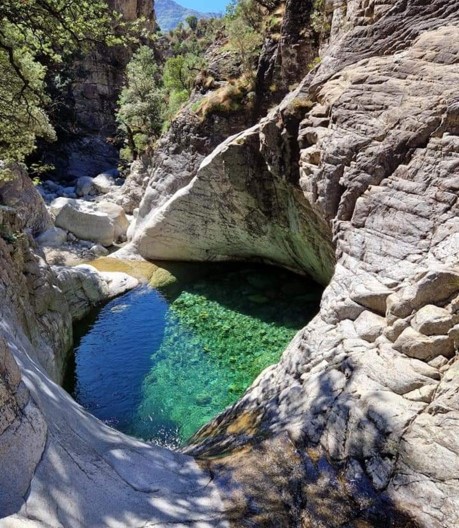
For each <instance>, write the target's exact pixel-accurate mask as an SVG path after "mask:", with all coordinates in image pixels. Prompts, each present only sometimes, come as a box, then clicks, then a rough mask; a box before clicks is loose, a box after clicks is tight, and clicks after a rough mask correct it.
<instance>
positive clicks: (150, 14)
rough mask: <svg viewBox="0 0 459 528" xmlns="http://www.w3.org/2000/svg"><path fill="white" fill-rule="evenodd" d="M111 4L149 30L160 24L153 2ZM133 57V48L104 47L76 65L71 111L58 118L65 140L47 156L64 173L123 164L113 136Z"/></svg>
mask: <svg viewBox="0 0 459 528" xmlns="http://www.w3.org/2000/svg"><path fill="white" fill-rule="evenodd" d="M108 5H109V6H110V8H111V9H113V10H114V11H117V12H118V13H120V14H122V15H123V19H124V20H125V21H127V22H135V21H136V20H139V19H141V18H142V19H144V20H145V26H146V27H147V28H148V29H149V30H151V29H153V28H154V27H155V24H156V22H155V17H154V1H153V0H108ZM131 56H132V50H130V49H129V48H126V47H122V46H115V47H108V46H105V45H98V46H97V47H96V49H95V50H94V51H92V52H91V53H88V54H86V55H85V56H83V57H82V58H81V59H80V60H78V61H76V62H75V63H74V64H72V67H71V79H72V82H71V84H70V86H69V89H68V93H67V94H66V98H65V99H66V102H65V109H66V111H67V115H65V116H62V115H58V116H56V119H57V120H58V122H57V123H56V125H57V127H58V131H59V140H58V143H57V144H56V145H50V146H47V148H46V152H45V153H44V155H43V156H44V161H45V162H48V163H52V164H53V165H55V166H56V172H57V174H58V176H60V177H62V178H67V179H72V178H75V177H80V176H92V177H93V176H96V175H97V174H99V173H100V172H103V171H104V170H107V169H111V168H113V167H116V166H117V163H118V157H119V156H118V151H117V149H116V148H115V147H114V146H113V143H112V142H110V141H107V139H109V138H111V139H113V137H114V136H115V134H116V130H117V125H116V122H115V111H116V105H117V100H118V96H119V93H120V91H121V88H122V86H123V83H124V72H125V69H126V65H127V63H128V62H129V60H130V58H131ZM61 121H62V122H61Z"/></svg>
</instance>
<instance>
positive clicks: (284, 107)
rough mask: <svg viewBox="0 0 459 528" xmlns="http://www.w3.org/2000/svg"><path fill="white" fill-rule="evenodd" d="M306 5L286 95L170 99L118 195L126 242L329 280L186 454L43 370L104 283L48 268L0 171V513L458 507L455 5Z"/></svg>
mask: <svg viewBox="0 0 459 528" xmlns="http://www.w3.org/2000/svg"><path fill="white" fill-rule="evenodd" d="M305 5H306V6H307V7H306V8H305ZM315 5H316V8H318V6H320V9H323V12H322V11H321V16H322V20H323V24H324V32H325V33H329V36H328V40H327V38H325V37H323V38H322V51H321V60H320V64H318V65H317V66H316V67H315V68H314V69H313V70H312V71H310V72H309V73H307V72H306V71H304V70H307V69H308V67H307V65H310V66H311V67H312V65H311V64H310V61H309V54H313V53H312V50H314V49H317V46H318V45H319V42H317V43H315V42H313V36H314V35H312V33H311V34H310V33H308V28H305V29H304V31H302V30H298V28H296V30H295V31H296V33H295V32H293V33H295V35H296V36H294V39H293V40H294V42H293V41H289V40H288V35H289V30H288V28H289V27H291V26H290V25H289V24H294V21H295V20H297V21H299V20H301V21H303V20H307V19H308V17H310V16H311V15H312V13H313V11H312V10H313V7H314V6H313V3H312V2H305V3H304V5H303V6H302V9H308V11H307V12H306V11H301V13H302V16H301V17H297V19H295V14H296V13H297V11H296V10H297V9H299V8H298V3H297V2H295V1H293V0H289V1H287V2H286V3H285V9H286V11H285V14H284V15H283V16H284V19H283V20H284V26H283V27H284V28H285V34H284V36H283V37H282V38H281V39H280V40H279V42H280V44H279V47H277V45H276V46H274V47H273V48H272V50H273V49H275V53H274V55H273V54H271V55H270V57H271V58H272V60H271V59H269V60H267V61H265V62H264V63H263V64H270V65H271V66H269V67H267V68H265V69H264V71H265V73H266V72H270V71H271V72H274V73H272V76H271V77H270V75H271V73H269V74H268V73H266V75H267V78H270V79H273V78H276V79H283V78H284V79H288V81H286V82H290V80H291V79H292V78H296V76H297V75H299V76H301V77H303V78H302V80H301V83H300V84H299V86H298V87H297V88H296V90H295V91H294V92H293V93H291V94H289V95H287V97H286V98H285V99H284V100H283V101H282V102H281V103H280V105H278V106H277V107H275V108H274V109H272V110H271V111H270V112H269V114H268V115H267V116H266V117H265V118H263V119H262V120H261V121H260V122H256V123H252V122H250V119H248V118H246V117H244V116H241V115H239V118H238V120H237V121H236V122H232V124H231V123H229V121H228V122H227V123H225V122H222V121H221V120H219V119H216V118H215V116H213V118H212V119H213V121H212V123H211V126H210V127H209V128H208V130H207V132H206V122H205V120H204V121H202V120H201V121H199V119H198V117H196V116H195V117H194V118H193V119H195V121H190V119H191V117H189V114H186V113H184V114H182V115H181V116H180V117H179V118H178V120H177V121H176V122H175V123H174V124H173V125H172V128H171V131H170V132H169V134H168V135H166V136H165V137H164V138H163V140H162V141H161V143H160V144H159V146H158V150H157V151H156V153H155V156H154V158H153V160H152V161H151V163H150V166H149V167H148V169H147V170H146V171H145V170H144V169H143V168H139V166H138V165H137V169H138V170H137V171H136V172H135V173H134V174H133V175H132V177H131V178H130V179H128V184H127V185H126V188H125V191H126V192H125V194H124V195H123V196H121V197H120V196H119V197H118V199H119V200H120V203H122V204H124V206H125V207H126V208H127V209H128V210H129V212H131V211H132V210H133V209H134V208H135V206H136V205H137V203H136V200H137V199H138V198H139V197H140V196H143V198H142V202H141V204H140V209H139V213H138V218H137V222H136V225H135V228H134V229H133V230H132V231H131V235H132V240H131V243H130V244H129V245H128V246H127V247H126V248H125V249H123V252H122V254H123V255H124V256H126V255H128V256H130V257H132V258H139V257H145V258H148V259H153V258H158V259H179V260H196V261H208V260H215V261H216V260H258V261H265V262H270V263H274V264H277V265H280V266H284V267H286V268H289V269H293V270H295V271H297V272H299V273H303V274H309V275H311V276H312V277H314V278H315V280H317V281H318V282H320V283H322V284H324V285H327V288H326V290H325V293H324V296H323V299H322V303H321V310H320V313H319V314H318V316H317V317H316V318H315V319H314V320H313V321H312V322H311V323H310V324H309V325H308V326H307V327H306V328H305V329H303V330H302V331H301V332H300V333H299V334H298V335H297V336H296V337H295V339H294V340H293V342H292V343H291V344H290V345H289V347H288V348H287V350H286V351H285V353H284V354H283V357H282V359H281V361H280V363H279V364H277V365H274V366H272V367H270V368H269V369H267V370H266V371H265V372H263V373H262V374H261V375H260V376H259V378H258V379H257V380H256V381H255V383H254V384H253V386H252V387H251V388H250V389H249V390H248V391H247V393H246V394H245V395H244V397H243V398H242V399H241V400H240V401H239V402H238V403H237V404H235V405H234V406H233V407H231V408H229V409H227V410H226V411H225V412H224V413H223V414H221V415H220V416H219V417H217V418H216V419H215V420H213V421H212V422H211V423H210V424H208V425H207V426H205V427H204V428H203V429H202V430H201V431H200V432H199V433H198V434H197V435H196V436H195V437H194V438H193V440H192V443H191V445H190V446H189V447H188V448H187V449H186V454H181V453H172V452H170V451H168V450H165V449H161V448H156V447H153V446H151V445H146V444H143V443H141V442H139V441H136V440H133V439H131V438H128V437H126V436H124V435H122V434H120V433H117V432H116V431H114V430H112V429H110V428H109V427H107V426H105V425H104V424H102V423H101V422H99V421H98V420H96V419H95V418H93V417H92V416H90V415H88V414H87V413H86V412H85V411H83V410H82V409H81V407H79V406H78V405H77V404H76V403H75V402H73V401H72V400H71V398H70V397H69V396H68V395H66V394H65V393H64V392H63V390H62V389H61V388H59V387H58V385H56V383H55V381H60V377H61V375H62V369H63V365H64V363H65V360H66V352H67V350H68V348H69V347H70V346H71V341H72V321H73V320H75V319H78V318H79V317H81V316H82V315H83V314H84V313H85V312H86V311H87V309H88V307H89V306H90V305H93V304H94V303H96V302H98V301H101V300H103V299H106V298H107V297H108V296H109V295H110V294H111V293H113V292H110V286H109V282H110V281H109V280H108V279H109V278H108V277H105V278H104V276H100V275H99V274H97V273H96V272H95V271H94V270H92V271H91V270H90V269H88V268H83V269H82V268H74V269H67V268H50V267H49V266H48V265H47V264H46V263H45V262H44V260H43V258H42V257H41V255H40V254H39V253H38V252H37V250H36V248H35V246H34V243H33V240H32V239H31V235H30V234H29V233H31V234H33V235H38V234H39V233H40V232H41V231H44V230H45V229H47V228H48V227H49V222H50V219H49V217H48V216H47V213H46V210H45V209H44V207H43V204H42V203H40V201H39V197H38V196H36V195H35V194H34V191H33V187H30V186H28V184H27V183H26V181H25V180H24V179H23V178H24V174H22V176H21V175H18V176H17V177H16V179H15V180H13V182H9V183H8V184H7V185H9V187H5V186H0V193H1V197H2V203H4V204H5V205H4V206H2V207H1V208H0V226H1V228H2V231H1V234H0V235H1V236H0V262H1V263H2V266H1V269H0V295H1V297H2V303H1V304H0V310H1V320H0V402H1V412H0V460H1V467H2V471H1V472H0V527H2V528H3V527H7V528H10V527H16V526H52V527H65V528H67V527H87V526H120V527H121V526H122V527H126V526H133V527H139V526H144V527H148V526H193V527H196V528H198V527H210V526H212V527H219V526H222V527H223V526H230V525H232V526H235V527H238V528H240V527H253V526H263V527H276V528H279V527H284V526H285V527H290V526H292V527H303V528H306V527H308V528H309V527H311V528H312V527H314V528H322V527H323V528H334V527H336V528H337V527H340V528H351V527H352V528H362V527H364V528H370V527H388V526H391V527H395V528H407V527H422V528H454V527H456V526H457V525H458V524H459V487H458V480H459V444H458V437H459V435H458V429H457V423H458V420H459V381H458V380H459V373H458V370H459V362H458V360H457V350H458V347H459V222H458V191H459V99H458V95H457V86H458V83H459V1H458V0H429V1H426V0H349V1H347V2H345V1H342V0H333V1H331V0H330V1H329V0H327V1H325V2H317V3H315ZM301 23H303V22H301ZM297 30H298V31H297ZM308 39H309V40H308ZM287 43H289V45H291V46H292V54H289V52H288V50H289V49H290V48H289V46H287ZM296 44H298V46H297V47H294V46H295V45H296ZM267 45H268V44H267ZM314 46H316V47H315V48H314ZM287 55H288V57H289V58H290V59H291V58H292V57H295V56H298V57H301V58H302V59H304V56H305V55H306V56H308V59H307V60H304V61H303V63H302V65H301V64H300V63H298V64H299V65H298V68H297V69H296V70H295V68H294V67H293V66H292V64H293V63H292V64H290V65H289V63H288V60H287V59H285V57H286V56H287ZM295 60H296V59H295ZM306 73H307V74H306ZM187 116H188V117H187ZM217 117H218V116H217ZM248 125H253V126H251V127H250V128H247V129H246V130H242V128H245V127H247V126H248ZM209 131H210V132H209ZM228 133H231V134H233V135H232V136H231V137H230V138H228V139H226V140H225V141H223V142H222V143H221V144H220V145H218V146H217V145H216V143H217V142H220V141H221V140H222V139H224V137H225V136H226V135H227V134H228ZM206 134H207V135H206ZM210 135H212V137H210ZM176 140H177V141H176ZM215 147H216V148H215ZM214 148H215V150H213V149H214ZM212 150H213V152H212ZM209 154H210V155H209ZM206 156H207V157H206ZM19 172H21V171H20V170H19ZM146 179H147V181H145V180H146ZM144 187H146V190H145V192H144ZM139 189H140V190H139ZM18 192H25V193H26V195H27V196H28V197H29V199H28V203H29V204H31V205H30V206H28V207H31V208H32V209H29V210H33V211H34V214H27V211H28V209H27V207H23V206H22V205H21V203H20V200H19V199H17V193H18ZM123 200H125V203H124V202H123ZM190 455H192V456H194V457H196V458H197V459H198V461H199V462H198V463H197V462H196V461H195V460H193V458H192V457H191V456H190ZM221 498H222V499H223V503H222V501H221Z"/></svg>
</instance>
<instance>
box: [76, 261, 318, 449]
mask: <svg viewBox="0 0 459 528" xmlns="http://www.w3.org/2000/svg"><path fill="white" fill-rule="evenodd" d="M320 295H321V289H320V288H319V287H318V286H317V285H316V284H314V283H313V282H310V281H306V280H304V279H301V278H299V277H297V276H295V275H293V274H290V273H288V272H285V271H280V270H278V269H275V268H269V267H263V268H261V267H253V266H252V267H248V266H238V267H234V266H232V267H228V266H220V268H219V271H212V272H208V273H207V274H206V275H205V276H204V277H200V278H199V279H194V280H192V281H191V282H190V283H187V284H178V285H175V288H174V291H171V290H169V291H164V292H159V291H158V290H155V289H152V288H149V287H142V288H138V289H136V290H134V291H132V292H130V293H128V294H126V295H124V296H122V297H120V298H118V299H115V300H113V301H111V302H110V303H108V304H107V305H105V306H104V307H103V308H102V309H101V310H99V311H98V312H97V313H94V314H92V316H91V317H90V319H89V320H88V321H86V323H85V324H83V325H80V328H79V330H80V332H81V338H80V339H79V340H78V341H77V345H76V348H75V356H74V364H72V365H71V366H70V372H69V377H68V380H67V388H68V390H69V391H70V392H72V393H73V395H74V397H75V399H76V400H77V401H78V402H79V403H81V404H82V405H83V406H84V407H85V408H86V409H88V410H89V411H90V412H91V413H93V414H94V415H95V416H97V417H98V418H100V419H102V420H104V421H105V422H107V423H109V424H110V425H112V426H113V427H115V428H117V429H119V430H121V431H123V432H126V433H128V434H131V435H134V436H137V437H139V438H142V439H144V440H149V441H154V442H156V443H160V444H163V445H168V446H171V447H176V446H179V445H182V444H183V443H184V442H186V440H187V439H189V438H190V437H191V436H192V435H193V434H194V433H195V432H196V431H197V430H198V429H199V428H200V427H201V426H202V425H204V424H205V423H206V422H208V421H209V420H210V419H212V418H213V417H214V416H216V415H217V414H218V413H219V412H221V411H222V410H223V409H224V408H225V407H227V406H228V405H230V404H232V403H233V402H235V401H236V400H237V399H238V398H239V397H240V396H241V395H242V394H243V393H244V391H245V390H246V388H247V387H248V386H249V385H250V384H251V383H252V381H253V380H254V379H255V378H256V377H257V376H258V374H259V373H260V372H261V371H262V370H263V369H264V368H266V367H267V366H269V365H271V364H273V363H276V362H277V361H278V360H279V358H280V355H281V353H282V351H283V350H284V349H285V347H286V345H287V344H288V342H289V341H290V340H291V339H292V337H293V336H294V335H295V333H296V332H297V331H298V330H299V329H300V328H302V327H303V326H304V325H305V324H306V323H307V322H308V321H309V320H310V319H311V318H312V317H313V316H314V315H315V314H316V313H317V311H318V308H319V300H320Z"/></svg>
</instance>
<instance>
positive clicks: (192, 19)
mask: <svg viewBox="0 0 459 528" xmlns="http://www.w3.org/2000/svg"><path fill="white" fill-rule="evenodd" d="M185 20H186V23H187V24H188V26H189V28H190V29H191V31H196V28H197V27H198V17H196V16H194V15H190V16H188V17H186V19H185Z"/></svg>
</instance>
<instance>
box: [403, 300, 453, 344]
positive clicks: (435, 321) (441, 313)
mask: <svg viewBox="0 0 459 528" xmlns="http://www.w3.org/2000/svg"><path fill="white" fill-rule="evenodd" d="M411 326H412V327H413V328H414V329H415V330H417V331H418V332H420V333H421V334H424V335H426V336H433V335H442V334H443V335H445V334H447V333H448V331H449V330H450V328H451V327H452V326H453V318H452V316H451V314H450V313H449V312H448V310H445V309H444V308H440V307H438V306H435V305H432V304H426V305H425V306H423V307H422V308H421V309H420V310H418V312H416V315H415V316H414V318H413V320H412V321H411Z"/></svg>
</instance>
